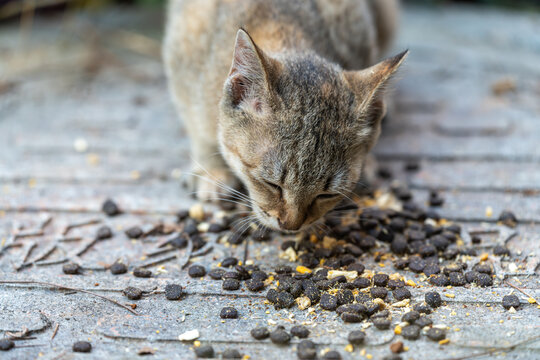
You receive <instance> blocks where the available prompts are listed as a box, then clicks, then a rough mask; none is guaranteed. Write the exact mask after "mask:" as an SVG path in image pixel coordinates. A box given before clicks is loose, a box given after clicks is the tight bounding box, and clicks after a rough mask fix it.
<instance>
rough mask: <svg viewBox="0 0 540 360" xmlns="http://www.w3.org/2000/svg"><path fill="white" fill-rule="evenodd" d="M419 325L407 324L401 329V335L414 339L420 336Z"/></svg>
mask: <svg viewBox="0 0 540 360" xmlns="http://www.w3.org/2000/svg"><path fill="white" fill-rule="evenodd" d="M420 330H421V329H420V326H418V325H407V326H405V327H404V328H403V329H402V330H401V336H403V337H404V338H405V339H408V340H416V339H418V338H419V337H420Z"/></svg>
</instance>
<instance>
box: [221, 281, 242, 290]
mask: <svg viewBox="0 0 540 360" xmlns="http://www.w3.org/2000/svg"><path fill="white" fill-rule="evenodd" d="M221 287H222V288H223V290H230V291H232V290H238V289H240V281H238V280H236V279H225V280H223V283H222V284H221Z"/></svg>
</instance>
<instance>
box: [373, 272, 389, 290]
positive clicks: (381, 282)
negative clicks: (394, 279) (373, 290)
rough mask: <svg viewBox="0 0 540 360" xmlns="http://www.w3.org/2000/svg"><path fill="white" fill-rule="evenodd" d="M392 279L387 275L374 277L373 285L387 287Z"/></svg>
mask: <svg viewBox="0 0 540 360" xmlns="http://www.w3.org/2000/svg"><path fill="white" fill-rule="evenodd" d="M389 279H390V277H389V276H388V275H386V274H376V275H374V276H373V285H374V286H382V287H385V286H386V285H387V284H388V280H389Z"/></svg>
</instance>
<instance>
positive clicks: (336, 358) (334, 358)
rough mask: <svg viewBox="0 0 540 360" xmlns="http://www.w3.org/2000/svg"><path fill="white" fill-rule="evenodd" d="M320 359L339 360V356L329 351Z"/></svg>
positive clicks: (337, 353)
mask: <svg viewBox="0 0 540 360" xmlns="http://www.w3.org/2000/svg"><path fill="white" fill-rule="evenodd" d="M322 358H323V360H341V354H340V353H339V352H337V351H336V350H330V351H329V352H327V353H326V354H324V355H323V357H322Z"/></svg>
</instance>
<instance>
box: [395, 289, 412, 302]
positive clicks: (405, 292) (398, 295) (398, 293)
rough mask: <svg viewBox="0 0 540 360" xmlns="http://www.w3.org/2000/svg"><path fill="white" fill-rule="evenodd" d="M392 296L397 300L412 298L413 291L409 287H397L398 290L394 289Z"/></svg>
mask: <svg viewBox="0 0 540 360" xmlns="http://www.w3.org/2000/svg"><path fill="white" fill-rule="evenodd" d="M392 296H394V299H396V300H397V301H401V300H405V299H410V298H411V296H412V295H411V292H410V291H409V289H407V288H404V287H402V288H397V289H396V290H394V291H392Z"/></svg>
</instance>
